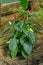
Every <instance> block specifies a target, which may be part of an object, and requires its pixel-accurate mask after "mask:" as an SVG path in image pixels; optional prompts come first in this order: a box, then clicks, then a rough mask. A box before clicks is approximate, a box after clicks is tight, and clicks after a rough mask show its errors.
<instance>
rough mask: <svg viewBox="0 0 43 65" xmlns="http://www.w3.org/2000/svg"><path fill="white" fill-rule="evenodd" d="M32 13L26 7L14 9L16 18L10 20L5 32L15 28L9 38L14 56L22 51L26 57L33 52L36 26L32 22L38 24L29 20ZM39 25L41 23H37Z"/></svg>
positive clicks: (10, 48)
mask: <svg viewBox="0 0 43 65" xmlns="http://www.w3.org/2000/svg"><path fill="white" fill-rule="evenodd" d="M21 1H22V0H21ZM31 16H32V15H31V13H29V12H28V11H26V10H24V9H16V10H14V20H13V21H10V22H9V24H8V26H7V27H6V28H5V29H4V31H3V33H6V32H7V31H8V30H13V31H12V32H11V33H10V34H9V35H10V37H9V38H8V46H9V50H10V52H11V56H12V57H16V55H17V53H18V52H21V54H22V55H23V57H24V58H27V57H28V56H29V55H30V54H31V52H32V45H33V44H35V41H36V40H35V34H34V30H35V28H34V27H33V26H32V24H37V23H35V22H34V21H32V20H29V17H31ZM37 25H38V26H39V24H37Z"/></svg>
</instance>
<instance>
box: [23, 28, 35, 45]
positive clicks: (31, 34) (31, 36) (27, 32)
mask: <svg viewBox="0 0 43 65" xmlns="http://www.w3.org/2000/svg"><path fill="white" fill-rule="evenodd" d="M23 32H24V33H25V35H26V36H27V37H28V38H29V40H30V41H31V43H32V44H34V43H35V35H34V32H33V30H31V29H30V28H29V29H28V30H27V29H26V28H23Z"/></svg>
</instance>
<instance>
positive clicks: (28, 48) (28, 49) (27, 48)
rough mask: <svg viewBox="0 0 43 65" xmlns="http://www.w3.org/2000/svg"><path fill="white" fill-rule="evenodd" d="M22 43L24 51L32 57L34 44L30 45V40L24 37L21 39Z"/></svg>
mask: <svg viewBox="0 0 43 65" xmlns="http://www.w3.org/2000/svg"><path fill="white" fill-rule="evenodd" d="M20 43H21V44H22V46H23V49H24V51H25V52H26V53H27V54H28V55H30V54H31V51H32V44H31V43H30V41H29V40H28V39H27V40H26V38H25V37H23V36H22V37H21V39H20Z"/></svg>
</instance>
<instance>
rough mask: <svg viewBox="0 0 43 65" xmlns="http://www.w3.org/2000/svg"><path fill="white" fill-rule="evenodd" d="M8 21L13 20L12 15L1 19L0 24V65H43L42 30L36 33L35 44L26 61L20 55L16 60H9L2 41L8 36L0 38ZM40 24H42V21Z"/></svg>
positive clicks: (5, 46)
mask: <svg viewBox="0 0 43 65" xmlns="http://www.w3.org/2000/svg"><path fill="white" fill-rule="evenodd" d="M10 16H11V17H10ZM8 20H13V17H12V15H9V16H6V17H5V16H4V17H2V18H1V22H0V23H1V24H0V65H43V30H40V31H38V33H36V38H37V42H36V44H35V45H33V51H32V54H31V55H30V56H29V57H28V58H27V59H23V58H22V56H21V55H20V54H19V55H18V56H17V57H16V58H11V56H10V53H9V51H8V47H7V45H6V41H5V40H4V38H7V37H8V34H6V35H3V36H2V30H3V28H4V27H5V26H6V24H7V23H8ZM40 24H43V21H41V22H40Z"/></svg>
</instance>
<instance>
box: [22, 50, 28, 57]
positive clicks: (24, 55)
mask: <svg viewBox="0 0 43 65" xmlns="http://www.w3.org/2000/svg"><path fill="white" fill-rule="evenodd" d="M21 53H22V55H23V57H24V58H27V57H28V54H27V53H26V52H25V51H24V50H22V52H21Z"/></svg>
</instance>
